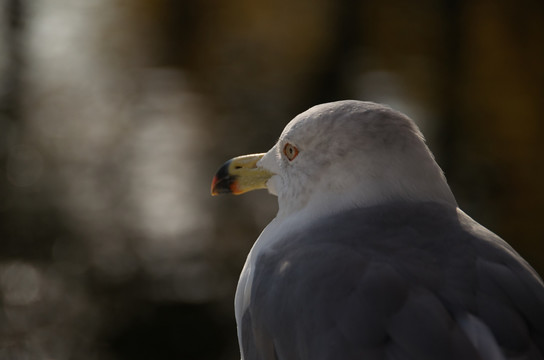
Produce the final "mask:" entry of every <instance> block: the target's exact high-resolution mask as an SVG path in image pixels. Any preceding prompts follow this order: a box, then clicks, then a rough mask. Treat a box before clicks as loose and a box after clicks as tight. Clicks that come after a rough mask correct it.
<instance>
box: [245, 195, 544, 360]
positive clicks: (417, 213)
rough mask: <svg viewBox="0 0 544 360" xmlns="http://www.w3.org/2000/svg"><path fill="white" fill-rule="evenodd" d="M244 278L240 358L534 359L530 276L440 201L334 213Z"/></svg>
mask: <svg viewBox="0 0 544 360" xmlns="http://www.w3.org/2000/svg"><path fill="white" fill-rule="evenodd" d="M253 281H254V282H253V286H252V295H251V303H250V305H249V307H248V309H247V311H246V313H245V314H244V317H243V322H242V324H241V326H242V348H243V352H244V357H245V359H246V360H256V359H263V360H268V359H274V360H276V359H277V360H291V359H293V360H295V359H297V360H304V359H308V360H310V359H311V360H320V359H335V360H336V359H341V360H350V359H358V360H360V359H364V360H369V359H370V360H371V359H399V360H400V359H417V360H422V359H423V360H425V359H433V360H434V359H445V360H447V359H451V360H456V359H464V360H470V359H543V356H542V354H544V338H543V334H544V287H543V285H542V282H541V280H540V279H539V277H538V275H536V273H535V272H534V271H533V270H532V269H531V268H530V266H529V265H528V264H527V263H526V262H525V261H524V260H523V259H522V258H521V257H520V256H519V255H518V254H517V253H515V252H514V251H513V250H512V249H511V248H510V247H509V246H508V245H507V244H506V243H505V242H504V241H502V240H501V239H500V238H498V237H497V236H495V235H494V234H492V233H491V232H489V231H487V230H486V229H485V228H483V227H481V226H480V225H478V224H477V223H475V222H474V221H472V220H471V219H470V218H469V217H468V216H466V215H464V214H463V213H458V212H456V211H455V209H452V208H446V207H443V206H441V205H438V204H432V203H425V204H411V205H408V204H404V205H403V204H397V205H390V206H382V207H373V208H366V209H356V210H351V211H349V212H346V213H343V214H338V215H336V216H334V217H332V218H329V219H327V220H325V221H323V222H321V223H319V224H314V225H313V226H311V227H308V228H306V229H304V230H301V231H299V232H297V233H293V234H291V235H290V236H288V237H287V238H285V239H284V240H282V241H281V242H279V243H278V244H277V246H275V247H274V248H273V249H270V250H269V251H267V252H266V253H264V254H263V255H261V256H260V258H259V259H258V260H257V265H256V272H255V276H254V280H253Z"/></svg>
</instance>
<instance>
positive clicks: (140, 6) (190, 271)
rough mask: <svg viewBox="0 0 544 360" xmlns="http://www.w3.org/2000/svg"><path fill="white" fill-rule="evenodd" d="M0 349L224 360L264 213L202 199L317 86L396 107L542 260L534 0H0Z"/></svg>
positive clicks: (495, 222)
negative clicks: (220, 171)
mask: <svg viewBox="0 0 544 360" xmlns="http://www.w3.org/2000/svg"><path fill="white" fill-rule="evenodd" d="M0 4H1V5H0V6H1V12H0V359H56V360H64V359H89V360H90V359H101V360H102V359H105V360H123V359H131V360H138V359H236V358H239V354H238V349H237V342H236V331H235V323H234V311H233V305H232V304H233V297H234V291H235V286H236V281H237V278H238V274H239V272H240V270H241V267H242V265H243V262H244V259H245V256H246V254H247V252H248V250H249V248H250V246H251V244H252V242H253V241H254V239H256V237H257V236H258V234H259V232H260V230H261V229H262V228H263V227H264V226H265V224H266V223H268V222H269V221H270V219H271V218H272V217H273V216H274V214H275V211H276V202H275V198H274V197H272V196H269V195H267V194H266V192H264V191H261V192H255V193H250V194H247V195H245V196H242V197H227V196H226V197H218V198H211V196H210V195H209V186H210V182H211V178H212V176H213V174H214V173H215V170H216V169H217V168H218V167H219V165H221V164H222V163H223V161H225V160H227V159H229V158H231V157H233V156H236V155H240V154H246V153H252V152H264V151H266V150H268V148H270V147H271V146H272V145H273V144H274V142H275V140H276V138H277V137H278V135H279V134H280V132H281V130H282V129H283V127H284V125H285V124H286V123H287V122H288V121H289V120H290V119H291V118H292V117H293V116H294V115H296V114H297V113H299V112H302V111H304V110H306V109H307V108H308V107H310V106H312V105H315V104H317V103H321V102H325V101H332V100H339V99H346V98H352V99H364V100H373V101H379V102H384V103H387V104H390V105H391V106H393V107H394V108H397V109H399V110H401V111H403V112H405V113H407V114H408V115H409V116H411V117H412V118H414V119H415V120H416V121H417V122H418V124H419V125H420V126H421V128H422V130H423V132H424V133H425V134H426V136H427V139H428V143H429V145H430V147H431V149H432V150H433V151H434V153H435V155H436V157H437V160H438V162H439V163H440V165H441V166H442V168H443V169H444V171H445V172H446V176H447V177H448V179H449V183H450V185H451V186H452V188H453V191H454V193H455V194H456V196H457V199H458V202H459V204H460V207H461V208H463V209H464V210H465V211H466V212H467V213H468V214H469V215H471V216H472V217H473V218H475V219H476V220H477V221H479V222H481V223H482V224H484V225H485V226H487V227H489V228H490V229H492V230H493V231H494V232H496V233H498V234H499V235H500V236H502V237H503V238H504V239H506V240H507V241H509V242H510V243H511V244H512V245H513V246H514V247H515V248H516V249H517V250H518V251H519V252H520V253H521V254H522V255H523V256H524V257H525V258H526V259H527V260H528V261H530V262H531V263H532V264H533V266H534V267H535V268H536V269H537V270H538V271H539V272H540V273H541V274H542V273H544V252H543V246H544V245H543V241H544V236H543V234H544V232H543V231H542V222H543V216H544V205H543V204H544V191H543V178H544V170H543V169H544V166H543V165H544V162H543V160H542V155H543V151H542V137H543V135H544V125H543V120H544V66H543V65H544V2H542V1H540V0H535V1H529V0H520V1H515V2H513V1H492V0H465V1H452V0H450V1H430V0H428V1H405V0H380V1H370V0H367V1H355V0H342V1H341V0H311V1H310V0H299V1H292V0H276V1H262V0H229V1H211V0H133V1H129V0H93V1H72V0H32V1H30V0H4V1H2V2H0Z"/></svg>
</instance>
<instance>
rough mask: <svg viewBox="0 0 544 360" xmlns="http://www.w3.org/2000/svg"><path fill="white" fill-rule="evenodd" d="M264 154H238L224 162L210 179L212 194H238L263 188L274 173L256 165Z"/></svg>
mask: <svg viewBox="0 0 544 360" xmlns="http://www.w3.org/2000/svg"><path fill="white" fill-rule="evenodd" d="M263 156H264V154H252V155H244V156H238V157H235V158H233V159H230V160H229V161H227V162H226V163H224V164H223V165H222V166H221V167H220V168H219V170H217V173H216V174H215V176H214V177H213V180H212V189H211V192H212V195H219V194H234V195H240V194H243V193H246V192H248V191H251V190H257V189H265V188H266V182H267V181H268V179H270V178H271V177H272V175H274V174H273V173H271V172H270V171H268V170H265V169H263V168H259V167H257V162H258V161H259V160H261V158H262V157H263Z"/></svg>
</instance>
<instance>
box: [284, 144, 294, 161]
mask: <svg viewBox="0 0 544 360" xmlns="http://www.w3.org/2000/svg"><path fill="white" fill-rule="evenodd" d="M283 153H284V155H285V157H287V159H289V161H292V160H293V159H294V158H296V157H297V155H298V149H297V147H296V146H295V145H292V144H289V143H287V144H285V146H284V147H283Z"/></svg>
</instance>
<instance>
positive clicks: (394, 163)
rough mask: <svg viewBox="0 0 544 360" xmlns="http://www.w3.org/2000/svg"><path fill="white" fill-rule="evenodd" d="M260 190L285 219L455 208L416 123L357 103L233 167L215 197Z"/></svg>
mask: <svg viewBox="0 0 544 360" xmlns="http://www.w3.org/2000/svg"><path fill="white" fill-rule="evenodd" d="M260 188H267V189H268V191H269V192H270V193H272V194H274V195H277V196H278V201H279V214H280V215H282V214H285V215H287V214H290V213H293V212H296V211H299V210H301V209H305V208H311V209H312V211H314V212H320V213H323V212H325V213H327V212H328V213H330V212H335V211H337V210H340V209H343V208H352V207H358V206H371V205H376V204H381V203H386V202H391V201H438V202H443V203H449V204H452V205H455V199H454V197H453V195H452V193H451V191H450V189H449V187H448V185H447V183H446V180H445V178H444V175H443V173H442V171H441V170H440V168H439V167H438V165H437V164H436V162H435V161H434V158H433V156H432V154H431V153H430V151H429V149H428V148H427V146H426V145H425V142H424V140H423V136H422V135H421V133H420V131H419V130H418V128H417V126H416V125H415V124H414V122H413V121H412V120H411V119H409V118H408V117H407V116H405V115H403V114H401V113H399V112H397V111H394V110H392V109H391V108H389V107H386V106H383V105H379V104H375V103H371V102H361V101H351V100H349V101H339V102H334V103H327V104H322V105H317V106H314V107H312V108H311V109H309V110H307V111H305V112H303V113H302V114H300V115H298V116H297V117H295V118H294V119H293V120H292V121H291V122H290V123H289V124H288V125H287V126H286V127H285V129H284V130H283V132H282V134H281V136H280V138H279V140H278V142H277V143H276V144H275V145H274V147H272V148H271V149H270V150H269V151H268V152H267V153H264V154H254V155H246V156H241V157H236V158H234V159H231V160H229V161H227V162H226V163H225V164H224V165H223V166H222V167H221V168H220V169H219V171H218V172H217V174H216V176H215V177H214V180H213V183H212V194H213V195H216V194H220V193H234V194H241V193H244V192H247V191H251V190H255V189H260Z"/></svg>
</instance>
